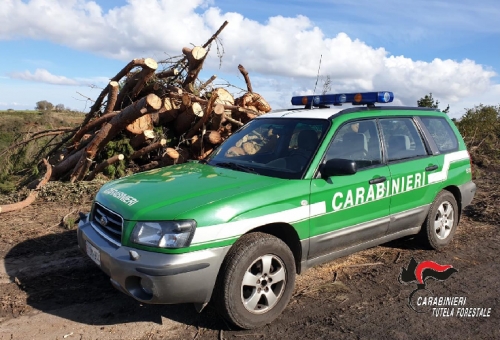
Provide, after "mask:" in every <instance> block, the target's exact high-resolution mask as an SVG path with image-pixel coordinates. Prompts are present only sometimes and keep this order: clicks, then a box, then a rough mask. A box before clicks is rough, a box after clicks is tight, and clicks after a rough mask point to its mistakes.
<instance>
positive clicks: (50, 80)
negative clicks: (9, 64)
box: [9, 68, 80, 85]
mask: <svg viewBox="0 0 500 340" xmlns="http://www.w3.org/2000/svg"><path fill="white" fill-rule="evenodd" d="M9 76H10V78H13V79H22V80H29V81H34V82H39V83H47V84H53V85H80V83H79V82H77V81H76V80H74V79H70V78H67V77H64V76H56V75H54V74H52V73H50V72H49V71H47V70H46V69H43V68H37V69H36V70H35V72H34V73H31V72H30V71H28V70H26V71H24V72H11V73H9Z"/></svg>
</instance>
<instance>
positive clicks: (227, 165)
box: [215, 162, 257, 174]
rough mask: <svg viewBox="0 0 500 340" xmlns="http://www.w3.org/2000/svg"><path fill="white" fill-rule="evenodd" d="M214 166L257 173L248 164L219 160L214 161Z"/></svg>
mask: <svg viewBox="0 0 500 340" xmlns="http://www.w3.org/2000/svg"><path fill="white" fill-rule="evenodd" d="M215 166H220V167H221V168H228V169H231V170H239V171H244V172H249V173H252V174H257V172H256V171H255V169H253V168H251V167H249V166H245V165H241V164H237V163H233V162H220V163H216V164H215Z"/></svg>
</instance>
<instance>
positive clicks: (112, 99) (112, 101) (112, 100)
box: [104, 81, 119, 114]
mask: <svg viewBox="0 0 500 340" xmlns="http://www.w3.org/2000/svg"><path fill="white" fill-rule="evenodd" d="M108 87H109V92H108V102H107V103H106V108H105V109H104V114H108V113H110V112H111V111H113V108H114V107H115V105H116V100H117V99H118V90H119V86H118V82H117V81H110V82H109V85H108Z"/></svg>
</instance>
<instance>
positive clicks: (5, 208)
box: [0, 158, 52, 213]
mask: <svg viewBox="0 0 500 340" xmlns="http://www.w3.org/2000/svg"><path fill="white" fill-rule="evenodd" d="M43 164H45V168H46V169H47V172H46V173H45V175H44V176H43V178H42V180H41V181H40V183H38V185H37V186H36V188H35V190H33V191H31V192H30V193H29V195H28V197H26V198H25V199H24V200H23V201H21V202H17V203H12V204H6V205H0V213H6V212H10V211H16V210H20V209H22V208H24V207H27V206H28V205H30V204H31V203H33V202H34V201H35V199H36V197H37V196H38V191H39V190H40V189H41V188H42V187H43V186H44V185H45V184H47V182H48V181H49V179H50V177H51V176H52V165H50V164H49V162H48V161H47V160H46V159H45V158H44V159H43Z"/></svg>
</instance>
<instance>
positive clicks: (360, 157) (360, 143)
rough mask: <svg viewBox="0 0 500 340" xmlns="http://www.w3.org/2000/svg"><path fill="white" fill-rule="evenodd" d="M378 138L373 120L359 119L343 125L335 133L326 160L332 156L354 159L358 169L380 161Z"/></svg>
mask: <svg viewBox="0 0 500 340" xmlns="http://www.w3.org/2000/svg"><path fill="white" fill-rule="evenodd" d="M380 150H381V148H380V138H379V135H378V130H377V124H376V123H375V120H361V121H354V122H349V123H347V124H345V125H343V126H342V127H341V128H340V129H339V131H338V132H337V133H336V134H335V137H334V138H333V141H332V142H331V144H330V146H329V147H328V150H327V151H326V160H327V161H328V160H330V159H333V158H343V159H351V160H354V161H356V164H357V166H358V169H363V168H367V167H370V166H374V165H378V164H381V163H382V154H381V152H380Z"/></svg>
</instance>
